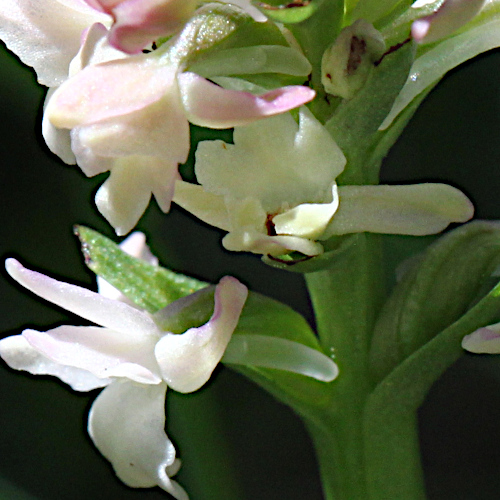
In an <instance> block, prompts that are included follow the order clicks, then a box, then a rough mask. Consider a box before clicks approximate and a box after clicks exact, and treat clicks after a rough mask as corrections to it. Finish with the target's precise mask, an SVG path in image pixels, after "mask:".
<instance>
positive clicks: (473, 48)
mask: <svg viewBox="0 0 500 500" xmlns="http://www.w3.org/2000/svg"><path fill="white" fill-rule="evenodd" d="M495 47H500V19H495V20H493V21H490V22H488V23H484V24H481V25H479V26H477V27H475V28H471V29H469V30H467V31H465V32H464V33H460V34H459V35H456V36H454V37H452V38H450V39H448V40H444V41H443V42H441V43H439V44H438V45H436V46H435V47H433V48H432V49H431V50H429V51H428V52H426V53H425V54H423V55H422V56H420V57H419V58H418V59H417V60H416V61H415V63H414V64H413V66H412V68H411V70H410V74H409V76H408V80H407V81H406V83H405V85H404V87H403V89H402V90H401V92H400V93H399V95H398V97H397V98H396V100H395V101H394V105H393V106H392V109H391V111H390V113H389V114H388V115H387V117H386V118H385V120H384V121H383V123H382V124H381V125H380V127H379V129H380V130H385V129H386V128H387V127H389V125H390V124H391V123H392V122H393V121H394V119H395V118H396V116H398V115H399V113H400V112H401V111H402V110H403V109H404V108H406V106H408V104H410V102H411V101H413V99H414V98H415V97H416V96H417V95H419V94H420V93H421V92H423V91H424V90H425V89H426V88H427V87H429V86H430V85H432V84H434V83H436V82H437V81H438V80H439V79H440V78H442V77H443V76H444V75H445V74H446V73H447V72H448V71H450V70H451V69H453V68H455V67H456V66H458V65H460V64H462V63H463V62H465V61H467V60H469V59H472V58H473V57H475V56H477V55H478V54H481V53H482V52H486V51H488V50H491V49H493V48H495Z"/></svg>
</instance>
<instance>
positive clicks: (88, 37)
mask: <svg viewBox="0 0 500 500" xmlns="http://www.w3.org/2000/svg"><path fill="white" fill-rule="evenodd" d="M108 35H109V31H108V29H107V28H106V26H104V25H103V24H101V23H95V24H93V25H92V26H91V27H90V28H88V29H87V30H85V31H84V33H83V35H82V42H81V47H80V50H79V51H78V54H77V55H76V56H75V57H74V59H73V60H72V61H71V64H70V65H69V76H74V75H76V74H77V73H78V72H80V71H81V70H82V69H83V68H85V67H87V66H90V65H94V66H95V65H96V64H100V63H104V62H108V61H115V60H118V59H124V58H126V57H127V54H124V53H123V52H121V51H119V50H117V49H115V48H114V47H112V46H111V45H110V44H109V41H108Z"/></svg>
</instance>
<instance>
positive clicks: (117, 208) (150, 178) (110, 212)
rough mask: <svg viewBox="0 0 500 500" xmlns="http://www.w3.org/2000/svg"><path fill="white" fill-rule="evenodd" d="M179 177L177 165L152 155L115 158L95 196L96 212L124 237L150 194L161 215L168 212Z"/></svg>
mask: <svg viewBox="0 0 500 500" xmlns="http://www.w3.org/2000/svg"><path fill="white" fill-rule="evenodd" d="M179 178H180V176H179V173H178V171H177V163H171V162H169V161H164V160H163V159H162V158H158V157H154V156H125V157H123V158H117V159H116V160H115V162H114V165H113V167H112V169H111V175H110V176H109V178H108V179H107V180H106V182H105V183H104V184H103V185H102V186H101V187H100V188H99V190H98V191H97V193H96V197H95V202H96V205H97V208H98V209H99V212H101V214H102V215H104V217H105V218H106V219H107V220H108V221H109V223H110V224H111V225H112V226H113V227H114V228H115V231H116V234H118V235H123V234H127V233H128V232H129V231H131V230H132V228H133V227H134V226H135V225H136V224H137V221H138V220H139V219H140V218H141V216H142V214H143V213H144V211H145V210H146V208H147V206H148V204H149V200H150V198H151V194H152V193H154V195H155V198H156V200H157V201H158V204H159V205H160V208H161V209H162V210H163V211H164V212H168V210H169V209H170V201H171V200H172V197H173V194H174V186H175V181H176V180H178V179H179Z"/></svg>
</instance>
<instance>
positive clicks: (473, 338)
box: [462, 324, 500, 354]
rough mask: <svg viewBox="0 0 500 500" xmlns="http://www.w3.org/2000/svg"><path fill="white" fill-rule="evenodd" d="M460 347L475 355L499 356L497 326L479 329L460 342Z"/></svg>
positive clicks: (499, 344)
mask: <svg viewBox="0 0 500 500" xmlns="http://www.w3.org/2000/svg"><path fill="white" fill-rule="evenodd" d="M462 347H463V348H464V349H465V350H466V351H469V352H474V353H476V354H500V331H499V324H496V325H490V326H486V327H484V328H479V330H476V331H475V332H473V333H471V334H470V335H466V336H465V337H464V338H463V340H462Z"/></svg>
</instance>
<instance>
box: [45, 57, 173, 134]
mask: <svg viewBox="0 0 500 500" xmlns="http://www.w3.org/2000/svg"><path fill="white" fill-rule="evenodd" d="M175 73H176V68H174V67H172V66H169V65H159V63H158V60H157V59H156V58H151V57H148V56H147V54H144V55H140V56H134V57H129V58H127V59H120V60H117V61H110V62H107V63H103V64H98V65H96V66H88V67H86V68H85V69H83V70H82V71H80V72H79V73H78V74H76V75H75V76H74V77H72V78H70V79H69V80H67V81H66V82H65V83H64V84H63V85H61V86H60V87H59V88H58V89H57V90H56V92H55V93H54V95H53V96H52V99H51V100H50V102H49V103H48V105H47V109H46V110H45V112H46V113H47V116H48V118H49V120H50V121H51V122H52V123H53V124H54V125H55V126H56V127H59V128H73V127H76V126H79V125H86V124H90V123H95V122H98V121H101V120H105V119H108V118H112V117H116V116H121V115H126V114H128V113H132V112H134V111H138V110H140V109H144V108H145V107H147V106H149V105H151V104H153V103H155V102H157V101H159V100H160V99H161V98H162V96H163V95H164V94H166V93H167V92H168V90H169V87H171V86H173V85H175Z"/></svg>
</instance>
